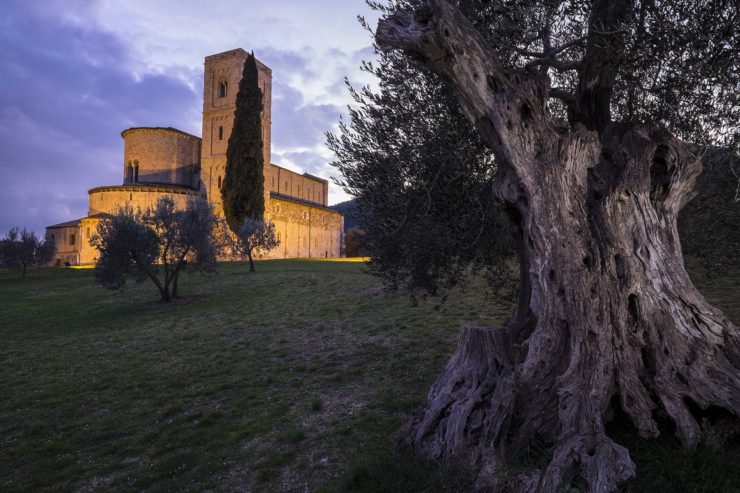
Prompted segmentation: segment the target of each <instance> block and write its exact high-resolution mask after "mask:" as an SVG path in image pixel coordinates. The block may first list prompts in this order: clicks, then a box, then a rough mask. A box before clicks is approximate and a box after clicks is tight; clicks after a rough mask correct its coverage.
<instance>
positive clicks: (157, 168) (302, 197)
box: [46, 49, 344, 265]
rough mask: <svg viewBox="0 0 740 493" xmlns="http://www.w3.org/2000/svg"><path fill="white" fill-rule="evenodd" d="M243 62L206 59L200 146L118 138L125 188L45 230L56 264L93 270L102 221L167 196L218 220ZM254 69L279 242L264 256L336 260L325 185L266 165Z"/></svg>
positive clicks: (170, 139)
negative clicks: (199, 199) (206, 206)
mask: <svg viewBox="0 0 740 493" xmlns="http://www.w3.org/2000/svg"><path fill="white" fill-rule="evenodd" d="M246 58H247V53H246V52H245V51H244V50H242V49H236V50H231V51H227V52H225V53H219V54H217V55H212V56H209V57H206V59H205V76H204V91H203V127H202V133H203V139H201V138H199V137H196V136H195V135H190V134H188V133H186V132H183V131H180V130H177V129H175V128H160V127H136V128H129V129H127V130H124V131H123V132H122V133H121V136H122V137H123V140H124V153H123V154H124V156H123V183H122V184H121V185H110V186H102V187H96V188H93V189H91V190H90V191H88V195H89V207H88V214H87V216H86V217H83V218H80V219H77V220H74V221H69V222H65V223H62V224H55V225H53V226H48V227H47V228H46V235H47V238H49V239H53V240H54V241H55V243H56V255H55V258H54V261H53V262H54V263H55V264H56V265H62V264H65V263H66V264H70V265H84V264H92V263H94V262H95V259H96V257H97V251H96V250H95V249H94V248H93V247H91V246H90V244H89V240H90V238H91V236H92V235H93V234H95V231H96V228H97V224H98V222H99V221H100V218H101V217H103V216H104V215H105V214H109V213H112V212H114V211H116V210H117V209H119V208H120V207H123V206H126V205H130V206H132V207H134V208H141V209H146V208H148V207H150V206H152V205H154V203H155V202H156V201H157V200H158V199H159V198H160V197H162V196H163V195H168V196H170V197H172V198H173V199H174V201H175V203H176V204H177V205H178V206H180V207H183V206H184V205H185V204H186V203H187V201H188V199H190V198H191V197H195V196H198V195H200V196H204V197H206V198H207V199H208V200H209V201H210V202H211V203H212V204H213V205H214V208H215V210H216V212H217V213H218V214H221V215H222V214H223V208H222V204H221V191H220V188H221V184H222V182H223V179H224V174H225V170H226V147H227V145H228V141H229V136H230V135H231V129H232V126H233V122H234V110H235V109H236V93H237V90H238V87H239V81H240V80H241V75H242V70H243V67H244V62H245V61H246ZM257 66H258V70H259V84H260V87H261V88H262V93H263V96H264V110H263V114H262V124H263V140H264V148H265V151H264V152H265V169H264V176H265V190H264V194H265V217H266V219H269V220H272V221H273V222H274V223H275V226H276V230H277V235H278V240H279V241H280V246H278V247H277V248H276V249H275V250H273V251H271V252H270V253H269V254H268V255H267V257H268V258H297V257H304V258H330V257H339V256H340V253H341V241H342V232H343V222H344V219H343V216H342V214H341V213H339V212H336V211H333V210H331V209H329V208H328V207H327V203H328V202H327V201H328V194H329V183H328V182H327V181H326V180H324V179H322V178H319V177H316V176H313V175H310V174H308V173H303V174H299V173H295V172H293V171H290V170H288V169H285V168H281V167H280V166H277V165H275V164H272V163H271V161H270V156H271V152H270V149H271V125H272V123H271V122H272V120H271V115H272V111H271V108H272V71H271V70H270V69H269V68H268V67H267V66H265V65H264V64H262V63H261V62H259V61H258V62H257Z"/></svg>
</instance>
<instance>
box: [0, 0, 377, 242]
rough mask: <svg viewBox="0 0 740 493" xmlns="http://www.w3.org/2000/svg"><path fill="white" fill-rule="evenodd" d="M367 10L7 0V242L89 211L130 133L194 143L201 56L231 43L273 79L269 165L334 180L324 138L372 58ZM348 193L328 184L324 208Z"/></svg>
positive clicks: (117, 178)
mask: <svg viewBox="0 0 740 493" xmlns="http://www.w3.org/2000/svg"><path fill="white" fill-rule="evenodd" d="M363 9H366V7H365V6H364V2H362V1H359V0H358V1H357V2H340V3H336V2H333V1H328V0H317V1H315V2H310V4H308V3H306V2H303V1H299V0H280V1H275V2H257V1H249V0H247V1H243V0H239V1H237V0H225V1H220V2H211V3H203V2H195V1H192V0H187V1H180V0H177V1H176V0H163V1H158V2H149V1H139V0H136V1H127V2H116V1H112V0H47V1H45V2H43V4H42V3H38V2H27V1H16V0H10V1H9V2H4V6H3V10H2V12H0V83H2V87H3V90H2V92H0V234H2V233H3V232H5V231H7V230H8V229H9V228H10V227H12V226H14V225H19V226H27V227H29V228H31V229H34V230H36V231H38V232H42V231H43V228H44V226H46V225H49V224H53V223H56V222H62V221H66V220H70V219H74V218H77V217H82V216H84V215H85V214H86V213H87V193H86V192H87V190H88V189H90V188H92V187H95V186H100V185H106V184H115V183H120V182H121V180H122V169H121V168H122V162H123V141H122V139H121V137H120V132H121V131H122V130H124V129H125V128H128V127H131V126H173V127H177V128H180V129H182V130H184V131H186V132H190V133H193V134H195V135H200V127H201V110H202V87H203V79H202V78H203V73H202V71H203V58H204V57H205V56H206V55H209V54H212V53H218V52H220V51H225V50H228V49H232V48H235V47H237V46H241V47H244V48H245V49H253V50H255V52H256V54H257V56H258V58H260V59H261V60H262V61H263V62H264V63H266V64H267V65H269V66H270V67H271V68H272V69H273V77H274V81H273V98H274V99H273V156H274V159H273V161H274V162H275V163H276V164H280V165H283V166H286V167H289V168H293V169H295V170H296V171H308V172H310V173H313V174H317V175H320V176H324V177H329V176H330V175H331V174H335V173H336V171H335V170H333V169H332V168H331V167H329V166H328V163H329V162H330V161H331V154H330V153H329V151H328V150H327V149H326V147H325V146H324V140H325V139H324V133H325V132H326V131H333V130H334V129H336V125H337V122H338V119H339V115H340V114H341V113H343V112H344V111H345V108H346V105H347V104H349V103H350V100H349V95H348V93H347V91H346V88H345V87H344V83H343V79H344V77H345V76H348V77H349V78H350V80H351V81H352V82H353V83H354V84H356V85H361V84H364V83H367V82H368V79H367V76H366V75H365V74H362V73H361V72H360V71H359V65H360V61H361V60H362V59H363V58H372V49H371V47H370V43H371V41H370V39H369V36H368V34H367V33H366V32H364V31H363V30H362V29H361V28H360V26H359V25H358V24H357V22H356V21H355V18H354V17H355V14H357V13H361V11H362V10H363ZM345 198H346V196H345V195H344V193H343V192H341V191H340V190H339V189H338V188H337V187H334V186H333V185H332V187H331V189H330V200H331V201H333V202H336V201H341V200H344V199H345Z"/></svg>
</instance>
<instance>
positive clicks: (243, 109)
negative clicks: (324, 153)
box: [221, 53, 265, 231]
mask: <svg viewBox="0 0 740 493" xmlns="http://www.w3.org/2000/svg"><path fill="white" fill-rule="evenodd" d="M262 97H263V96H262V91H261V90H260V88H259V84H258V75H257V60H256V59H255V57H254V53H252V54H250V55H249V56H248V57H247V61H246V62H245V63H244V72H243V74H242V80H241V82H240V83H239V92H238V93H237V95H236V111H234V127H233V129H232V131H231V136H230V137H229V145H228V148H227V151H226V174H225V177H224V182H223V185H222V187H221V198H222V200H223V206H224V215H225V217H226V222H227V223H228V224H229V226H230V228H231V229H232V231H238V229H239V226H240V225H241V224H242V223H243V222H244V220H245V219H246V218H248V217H250V218H254V219H261V218H262V216H263V214H264V212H265V198H264V195H263V190H264V183H265V177H264V154H263V146H264V143H263V142H262Z"/></svg>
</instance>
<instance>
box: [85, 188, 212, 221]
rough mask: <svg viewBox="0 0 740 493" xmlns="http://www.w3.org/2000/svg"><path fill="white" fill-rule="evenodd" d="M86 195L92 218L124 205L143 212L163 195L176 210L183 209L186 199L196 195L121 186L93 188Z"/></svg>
mask: <svg viewBox="0 0 740 493" xmlns="http://www.w3.org/2000/svg"><path fill="white" fill-rule="evenodd" d="M88 194H89V199H90V201H89V207H88V216H92V215H95V214H101V213H106V214H109V213H113V212H115V211H116V210H118V209H119V208H121V207H124V206H126V205H130V206H132V207H133V208H134V209H136V208H141V209H142V210H144V209H147V208H149V207H153V206H154V204H156V203H157V200H159V198H160V197H162V196H163V195H167V196H170V197H172V199H173V200H174V201H175V205H176V206H177V207H178V208H185V206H186V205H187V202H188V199H189V198H190V197H195V196H197V194H198V193H197V192H196V191H195V190H189V189H185V188H176V187H167V186H162V187H156V186H146V185H122V186H113V187H98V188H93V189H92V190H90V191H89V192H88Z"/></svg>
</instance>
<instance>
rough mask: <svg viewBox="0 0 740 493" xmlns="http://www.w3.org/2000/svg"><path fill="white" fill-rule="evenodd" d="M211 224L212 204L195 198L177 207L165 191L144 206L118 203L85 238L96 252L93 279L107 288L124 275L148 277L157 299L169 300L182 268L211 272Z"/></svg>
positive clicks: (123, 281)
mask: <svg viewBox="0 0 740 493" xmlns="http://www.w3.org/2000/svg"><path fill="white" fill-rule="evenodd" d="M216 223H217V217H216V216H215V214H214V213H213V208H212V206H211V205H210V204H209V203H208V202H207V201H206V200H205V199H203V198H200V197H198V198H194V199H191V200H189V201H188V204H187V206H186V207H185V209H182V210H179V209H177V208H176V207H175V202H174V200H173V199H172V198H170V197H168V196H163V197H161V198H160V199H159V200H158V201H157V203H156V204H155V205H154V207H151V208H149V209H147V210H144V211H142V210H137V211H134V210H133V209H132V208H131V207H124V208H121V209H119V210H118V211H117V212H116V213H115V214H112V215H109V216H107V217H104V218H103V219H102V220H101V221H100V224H99V225H98V228H97V234H95V235H94V236H93V237H92V238H91V239H90V244H91V245H92V246H94V247H96V248H97V249H98V251H99V252H100V255H99V257H98V262H97V265H96V267H95V279H96V281H97V282H99V283H100V284H102V285H103V286H104V287H106V288H108V289H121V288H123V287H124V285H125V284H126V280H127V278H128V277H133V278H134V279H136V281H137V282H143V281H144V280H146V279H149V280H151V281H152V282H153V283H154V285H155V286H156V287H157V289H158V290H159V293H160V296H161V300H162V301H163V302H165V303H166V302H170V301H172V299H173V298H176V297H177V295H178V291H177V286H178V280H179V278H180V274H181V273H182V272H183V271H186V270H187V271H193V270H198V271H204V272H213V271H215V269H216V258H217V255H218V252H219V249H220V246H219V243H218V242H217V241H216V239H215V237H214V227H215V225H216Z"/></svg>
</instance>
